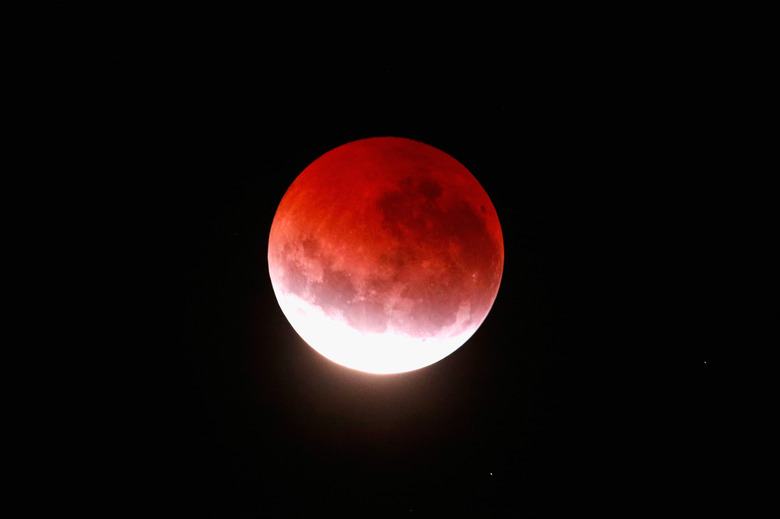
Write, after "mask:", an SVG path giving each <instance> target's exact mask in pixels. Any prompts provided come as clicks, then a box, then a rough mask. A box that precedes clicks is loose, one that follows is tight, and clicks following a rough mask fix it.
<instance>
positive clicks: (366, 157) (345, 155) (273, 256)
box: [268, 137, 504, 373]
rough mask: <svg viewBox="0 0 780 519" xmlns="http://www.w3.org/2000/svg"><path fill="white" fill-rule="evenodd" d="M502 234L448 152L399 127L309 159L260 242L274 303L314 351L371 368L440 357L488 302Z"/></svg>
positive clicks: (394, 369)
mask: <svg viewBox="0 0 780 519" xmlns="http://www.w3.org/2000/svg"><path fill="white" fill-rule="evenodd" d="M503 264H504V244H503V237H502V233H501V226H500V224H499V221H498V216H497V214H496V211H495V208H494V207H493V204H492V203H491V201H490V199H489V197H488V195H487V193H485V190H484V189H483V188H482V186H481V185H480V184H479V182H477V180H476V179H475V178H474V176H473V175H472V174H471V173H470V172H469V171H468V170H467V169H466V168H465V167H464V166H463V165H462V164H460V163H459V162H458V161H456V160H455V159H454V158H452V157H451V156H450V155H448V154H446V153H444V152H443V151H440V150H438V149H436V148H434V147H432V146H429V145H427V144H423V143H421V142H417V141H413V140H410V139H403V138H398V137H374V138H370V139H362V140H358V141H354V142H350V143H347V144H344V145H342V146H339V147H337V148H335V149H333V150H331V151H329V152H327V153H326V154H324V155H323V156H321V157H320V158H318V159H317V160H315V161H314V162H313V163H312V164H310V165H309V166H308V167H307V168H306V169H305V170H304V171H303V172H302V173H301V174H300V175H299V176H298V178H296V179H295V181H294V182H293V183H292V185H291V186H290V188H289V189H288V190H287V192H286V193H285V195H284V197H283V198H282V201H281V203H280V204H279V207H278V209H277V211H276V215H275V217H274V220H273V223H272V225H271V233H270V237H269V243H268V267H269V273H270V276H271V283H272V285H273V289H274V292H275V294H276V297H277V300H278V302H279V305H280V307H281V309H282V312H283V313H284V315H285V316H286V317H287V319H288V320H289V321H290V324H291V325H292V327H293V328H294V329H295V331H296V332H297V333H298V334H299V335H300V336H301V337H302V338H303V339H304V340H305V341H306V342H307V343H308V344H309V345H310V346H311V347H312V348H314V349H315V350H316V351H318V352H319V353H321V354H322V355H324V356H325V357H327V358H328V359H330V360H332V361H334V362H336V363H338V364H341V365H343V366H346V367H349V368H353V369H357V370H360V371H365V372H369V373H399V372H404V371H411V370H415V369H419V368H422V367H424V366H428V365H430V364H433V363H434V362H437V361H438V360H440V359H442V358H444V357H446V356H447V355H449V354H451V353H452V352H453V351H455V350H457V349H458V348H459V347H460V346H461V345H463V344H464V343H465V342H466V341H467V340H468V339H469V337H471V336H472V335H473V334H474V332H475V331H476V330H477V328H478V327H479V326H480V324H482V322H483V321H484V319H485V317H486V316H487V314H488V312H489V311H490V308H491V306H492V305H493V302H494V301H495V298H496V294H497V292H498V287H499V284H500V282H501V275H502V272H503Z"/></svg>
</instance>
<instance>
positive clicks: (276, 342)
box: [55, 9, 731, 518]
mask: <svg viewBox="0 0 780 519" xmlns="http://www.w3.org/2000/svg"><path fill="white" fill-rule="evenodd" d="M66 14H67V15H66V18H67V17H68V16H70V17H72V18H69V19H68V21H71V22H72V21H75V20H76V19H77V18H79V16H77V14H78V13H76V14H74V12H73V11H69V12H68V13H66ZM137 14H138V13H136V15H137ZM142 14H143V13H142ZM146 14H150V13H146ZM331 14H333V13H331ZM156 15H162V17H161V18H160V17H157V16H156ZM212 15H213V16H212ZM263 15H264V13H259V12H247V13H237V14H236V13H232V12H228V9H222V10H218V11H216V12H214V11H212V10H209V9H204V10H203V11H201V12H198V13H197V15H196V16H191V17H189V16H184V15H182V14H181V13H179V12H174V11H173V10H171V11H170V12H168V11H166V12H164V13H160V12H155V16H150V18H152V20H151V21H149V20H146V21H147V22H149V23H145V24H138V25H136V24H133V23H129V22H127V19H126V18H125V17H124V16H123V15H122V14H121V13H118V14H114V13H112V17H113V18H112V19H114V20H121V22H120V21H118V22H117V25H116V26H114V25H112V24H110V23H108V24H104V25H102V26H100V27H98V28H97V29H95V28H94V26H93V30H91V31H89V32H79V31H76V30H75V29H74V30H73V33H72V34H68V31H65V35H64V36H63V37H66V38H70V37H72V38H74V39H75V40H78V43H69V44H68V45H64V46H63V47H61V48H59V49H57V51H56V52H55V56H56V60H55V61H56V62H57V63H58V66H59V67H61V68H60V69H59V70H61V71H62V74H61V75H60V78H62V80H63V82H64V84H67V85H69V86H68V92H77V93H78V94H77V95H73V96H72V97H69V96H68V95H66V94H61V95H62V97H63V99H62V103H60V106H61V110H62V114H63V115H62V118H61V120H62V121H65V122H64V123H63V131H65V130H69V131H76V132H77V133H80V134H82V133H83V134H84V135H89V136H90V137H91V140H90V142H91V143H93V144H94V147H95V149H98V150H99V151H98V152H97V154H96V155H95V156H93V157H92V159H91V160H92V161H93V165H96V166H100V168H101V169H102V170H105V175H106V178H107V180H106V182H107V184H106V185H107V186H108V188H107V189H106V190H105V191H104V195H103V196H102V198H101V200H100V201H99V202H98V203H99V204H100V205H101V206H106V207H109V206H113V205H118V206H121V208H122V209H121V212H122V217H121V224H120V225H119V227H120V228H121V229H123V232H124V233H126V234H125V235H126V236H128V238H129V240H128V243H130V244H132V246H127V248H126V249H121V248H120V251H122V255H123V261H124V262H126V264H127V268H123V269H122V271H123V272H124V273H125V274H124V275H123V279H122V283H123V284H126V285H128V286H127V289H128V290H127V296H126V298H125V301H124V303H125V304H126V305H127V307H129V308H133V309H134V310H135V313H134V314H133V315H138V318H137V319H138V320H142V321H144V322H145V323H148V324H149V325H148V326H146V325H144V326H143V327H142V330H143V331H140V330H139V329H137V327H135V326H132V325H130V326H128V327H127V328H126V329H127V330H128V332H127V333H128V334H129V335H131V336H133V337H135V334H138V341H137V343H136V346H135V347H134V348H133V350H132V351H133V353H132V354H131V355H130V356H131V357H132V359H133V365H134V366H135V365H136V364H137V365H138V368H137V371H135V372H134V375H133V376H132V377H131V380H132V382H130V383H129V384H128V386H127V387H125V391H126V392H127V393H128V395H129V396H130V404H128V409H132V411H128V417H127V418H125V419H122V418H120V419H119V425H118V427H117V428H118V429H119V430H120V437H121V438H125V440H124V441H117V442H116V443H112V442H109V446H108V447H107V449H108V452H109V453H110V454H109V462H108V465H111V466H112V473H116V474H118V476H117V483H116V486H117V487H119V488H120V492H121V493H122V495H123V497H122V498H117V500H115V501H112V503H111V505H110V507H114V508H113V509H115V510H122V509H124V508H125V507H128V508H132V507H140V508H141V509H144V510H151V511H155V512H159V513H163V514H167V515H173V516H190V517H192V516H195V517H220V518H229V517H242V518H243V517H265V516H267V515H269V514H272V513H273V514H279V513H282V514H284V513H297V512H328V513H330V512H337V513H340V514H342V515H356V516H365V517H369V516H376V515H387V516H395V515H402V514H422V515H425V514H428V515H433V514H442V513H453V512H459V511H460V512H462V511H464V510H465V511H468V512H470V515H475V516H485V517H487V516H491V515H490V514H492V513H494V514H497V515H498V516H502V515H501V514H504V513H505V514H507V515H508V516H536V515H537V514H539V513H540V512H547V513H553V512H564V511H575V510H580V511H582V510H588V511H592V512H594V513H605V514H615V515H621V516H626V515H628V516H633V515H636V513H639V512H645V511H648V510H650V511H667V510H669V509H670V508H671V507H673V506H674V507H676V508H675V509H678V510H679V509H680V508H683V509H685V510H700V507H702V506H705V504H706V506H711V507H713V506H717V503H718V500H719V499H723V497H722V494H719V492H718V489H719V488H720V486H719V485H720V476H719V475H718V470H717V468H718V466H717V463H716V462H714V461H713V460H712V458H711V457H710V456H709V453H710V452H711V451H712V449H713V448H714V447H715V444H716V440H715V439H714V436H713V433H712V431H713V430H717V429H718V427H719V426H720V424H721V422H719V421H718V420H720V418H718V416H719V415H718V413H717V411H716V408H717V405H716V402H718V399H719V397H722V396H723V390H722V387H720V386H719V385H718V384H716V382H715V380H714V378H713V377H714V375H712V373H711V372H712V369H717V358H716V357H713V355H714V351H713V349H712V348H713V347H712V346H711V345H710V346H708V345H706V344H701V342H697V341H696V340H695V337H692V336H691V335H690V334H689V333H688V332H683V324H684V322H685V321H686V320H688V321H690V320H692V319H695V315H694V314H695V312H694V311H692V310H691V309H690V308H689V307H688V306H686V304H687V302H688V301H690V300H691V297H692V296H691V294H692V293H693V292H695V291H697V290H700V289H701V286H702V285H701V282H700V277H699V276H702V273H701V271H699V272H697V271H696V268H695V267H696V265H695V260H694V259H692V258H691V257H690V254H689V252H690V251H691V250H693V249H695V248H696V240H705V239H706V233H707V232H709V231H707V229H702V228H701V227H697V226H696V217H694V218H693V223H692V219H691V218H689V216H690V215H689V214H687V213H688V212H696V213H701V212H706V211H707V209H708V207H709V206H708V205H707V204H708V202H707V201H706V198H707V197H706V192H707V190H708V189H709V188H708V187H707V186H708V185H711V180H708V181H704V179H705V178H708V175H709V174H710V173H711V172H712V170H713V168H715V169H717V168H725V167H726V165H727V164H728V163H729V161H730V160H731V155H730V151H729V150H728V149H727V148H724V145H723V136H722V135H723V134H722V132H723V124H724V121H725V120H726V119H727V114H724V113H723V112H717V111H713V110H712V109H711V106H712V102H713V101H714V99H715V98H716V97H717V94H718V92H717V91H714V90H713V88H712V86H711V85H712V84H713V82H714V81H715V80H716V79H717V78H718V77H719V74H720V73H721V69H719V65H718V63H719V62H718V60H717V59H716V58H715V55H716V54H718V53H717V52H715V51H714V50H712V49H709V50H708V48H706V47H701V46H698V45H696V44H695V42H693V43H691V44H690V45H683V46H669V45H663V44H662V43H659V42H661V41H665V40H663V39H658V38H653V37H650V36H648V37H647V38H635V39H632V38H630V37H629V34H630V33H631V32H632V27H626V28H625V29H623V30H617V31H615V32H613V33H609V34H608V35H605V33H603V32H598V31H591V30H589V29H588V28H587V27H583V26H581V25H579V24H577V23H576V22H575V21H573V20H572V19H570V18H567V19H566V21H565V27H564V26H561V25H560V23H561V19H560V17H556V16H555V15H553V16H552V17H549V16H548V17H545V18H543V21H544V23H542V24H541V26H536V25H535V24H534V23H532V22H530V21H528V20H527V19H524V21H519V22H517V25H515V23H514V22H512V21H506V20H505V21H504V22H503V23H502V24H499V25H497V26H496V31H495V32H496V33H497V34H498V35H497V36H496V35H492V36H490V37H486V38H483V39H481V40H480V44H479V45H476V44H474V42H475V41H476V40H477V36H476V32H475V30H466V29H463V30H460V29H459V28H457V27H455V26H449V29H445V30H443V31H441V32H440V33H436V34H435V35H434V36H435V37H433V38H432V39H431V40H430V41H428V40H426V43H424V44H423V43H417V41H416V40H415V41H414V42H410V41H409V40H408V39H406V38H403V37H401V36H399V35H398V34H397V33H393V32H392V31H390V32H382V33H381V34H382V35H383V36H384V35H390V34H394V35H395V36H394V38H395V39H393V37H390V36H387V37H385V38H382V37H376V39H371V38H370V36H371V35H372V32H373V30H372V26H363V27H362V28H360V29H358V30H357V31H356V32H353V33H344V32H338V31H336V32H338V34H335V35H331V33H329V31H328V30H325V29H322V30H321V31H319V32H316V33H313V34H312V33H307V35H308V36H309V38H307V39H304V38H300V37H296V34H299V33H295V32H284V31H282V35H279V33H272V32H270V27H271V26H272V25H274V22H273V19H268V18H267V17H266V18H264V16H263ZM90 19H91V18H90ZM132 19H133V20H135V19H136V18H132ZM260 19H263V20H265V22H264V23H263V24H261V25H262V27H261V28H256V27H255V26H254V25H253V24H252V23H251V20H260ZM239 20H240V21H239ZM393 20H395V19H393ZM415 20H417V18H415V17H410V19H406V18H404V17H399V19H398V20H396V21H398V22H404V23H407V22H408V24H407V25H403V26H404V27H410V28H411V30H413V31H414V32H416V33H418V32H419V28H420V24H422V25H424V24H423V23H422V22H419V21H417V22H415ZM81 22H82V23H83V19H82V20H81ZM312 23H313V25H316V23H315V22H312ZM464 23H465V22H464ZM474 23H477V22H474ZM388 25H392V23H388ZM118 27H121V30H120V31H119V33H118V34H119V36H117V35H116V34H112V32H113V29H115V28H118ZM292 27H293V28H297V30H298V31H301V32H302V31H303V28H304V27H305V28H307V29H308V27H309V25H303V24H301V25H295V24H294V25H293V26H292ZM634 28H635V27H634ZM568 29H577V30H568ZM482 30H483V32H482V33H480V34H483V33H484V27H483V29H482ZM85 34H88V35H89V36H85ZM464 35H466V36H464ZM480 38H482V37H480ZM378 40H381V43H382V44H381V45H380V44H379V43H377V41H378ZM68 41H70V40H68ZM402 43H403V44H402ZM410 43H411V44H410ZM684 43H686V42H684ZM687 43H690V42H687ZM103 44H105V45H103ZM71 88H72V90H71ZM64 91H65V90H63V92H64ZM74 99H78V100H83V104H80V103H75V106H74V105H73V104H70V103H68V102H66V101H68V100H74ZM83 107H88V109H86V108H84V109H83V110H82V108H83ZM74 120H75V121H79V123H78V125H75V126H73V127H69V123H68V121H74ZM385 135H389V136H401V137H408V138H411V139H416V140H419V141H422V142H425V143H427V144H430V145H433V146H435V147H437V148H439V149H441V150H443V151H445V152H447V153H449V154H450V155H452V156H453V157H455V158H456V159H457V160H459V161H460V162H461V163H463V164H464V165H465V166H466V167H467V168H468V169H469V170H470V171H471V172H472V173H473V174H474V176H475V177H476V178H477V180H479V182H480V183H481V184H482V186H483V187H484V188H485V190H486V191H487V193H488V194H489V196H490V197H491V200H492V201H493V203H494V205H495V207H496V210H497V212H498V216H499V219H500V222H501V225H502V230H503V233H504V246H505V254H506V258H505V267H504V276H503V280H502V284H501V287H500V290H499V293H498V297H497V299H496V301H495V304H494V306H493V309H492V311H491V313H490V314H489V316H488V317H487V319H486V321H485V322H484V323H483V325H482V326H481V327H480V329H479V330H478V331H477V332H476V334H475V335H474V336H473V337H472V338H471V339H470V340H469V341H468V342H467V343H466V344H465V345H464V346H462V347H461V348H460V349H459V350H458V351H456V352H455V353H453V354H452V355H450V356H449V357H447V358H445V359H443V360H442V361H440V362H438V363H436V364H434V365H432V366H430V367H427V368H423V369H421V370H417V371H415V372H411V373H407V374H399V375H390V376H372V375H367V374H363V373H360V372H356V371H352V370H348V369H346V368H342V367H340V366H338V365H336V364H333V363H331V362H330V361H328V360H326V359H324V358H322V357H321V356H319V355H318V354H317V353H316V352H314V351H313V350H312V349H311V348H309V347H308V346H307V345H306V344H305V343H304V342H303V341H302V340H301V339H300V338H299V337H298V336H297V335H296V334H295V332H294V331H293V330H292V328H291V327H290V326H289V324H288V323H287V321H286V319H285V318H284V316H283V314H282V312H281V310H280V309H279V307H278V304H277V303H276V300H275V297H274V294H273V291H272V289H271V284H270V279H269V277H268V272H267V262H266V253H267V240H268V233H269V230H270V225H271V221H272V219H273V215H274V212H275V210H276V207H277V205H278V203H279V201H280V200H281V198H282V196H283V195H284V192H285V190H286V189H287V187H288V186H289V185H290V183H291V182H292V181H293V180H294V179H295V177H296V176H297V175H298V174H299V173H300V172H301V171H302V170H303V169H304V168H305V167H306V166H307V165H308V164H310V163H311V162H312V161H313V160H315V159H316V158H317V157H319V156H320V155H322V154H323V153H325V152H326V151H328V150H330V149H332V148H334V147H336V146H338V145H341V144H344V143H346V142H349V141H352V140H355V139H359V138H366V137H372V136H385ZM708 182H709V184H708ZM106 193H108V194H106ZM692 200H693V201H696V202H697V205H696V209H695V210H694V209H691V207H692V205H691V201H692ZM699 202H701V204H703V205H699ZM694 229H697V230H698V232H696V233H694V232H691V231H692V230H694ZM117 233H118V231H114V235H116V234H117ZM123 264H124V263H123ZM681 275H682V276H683V277H685V279H686V281H685V282H684V283H679V282H678V279H679V278H680V276H681ZM131 285H132V286H131ZM123 286H124V285H123ZM136 322H137V321H136ZM713 359H714V360H713ZM705 361H706V362H707V364H705ZM713 363H714V364H715V366H713ZM113 407H115V406H113ZM119 451H121V454H120V453H119Z"/></svg>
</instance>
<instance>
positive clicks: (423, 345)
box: [276, 290, 477, 375]
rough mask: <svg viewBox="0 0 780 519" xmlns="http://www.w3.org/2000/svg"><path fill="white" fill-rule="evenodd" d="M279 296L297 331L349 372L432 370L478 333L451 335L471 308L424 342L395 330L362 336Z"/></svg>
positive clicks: (317, 310)
mask: <svg viewBox="0 0 780 519" xmlns="http://www.w3.org/2000/svg"><path fill="white" fill-rule="evenodd" d="M276 296H277V298H278V299H279V303H280V305H279V306H280V307H281V309H282V312H283V313H284V315H285V317H287V319H288V321H289V322H290V324H291V325H292V327H293V329H295V331H296V332H297V333H298V335H300V336H301V338H302V339H303V340H304V341H305V342H306V343H307V344H308V345H309V346H311V347H312V348H314V350H316V351H317V352H318V353H320V354H321V355H323V356H325V358H327V359H329V360H331V361H333V362H335V363H337V364H340V365H342V366H345V367H347V368H352V369H356V370H359V371H365V372H367V373H374V374H378V375H389V374H393V373H403V372H406V371H413V370H416V369H420V368H424V367H425V366H430V365H431V364H433V363H435V362H438V361H440V360H441V359H443V358H444V357H446V356H448V355H450V354H451V353H453V352H454V351H455V350H457V349H458V348H460V347H461V346H462V345H463V344H464V343H465V342H466V341H467V340H468V339H469V338H470V337H471V336H472V335H473V334H474V332H476V330H477V327H468V328H466V329H465V330H464V331H461V332H460V333H457V334H454V335H453V334H451V333H452V332H451V331H450V330H451V329H455V328H457V327H458V324H459V323H460V321H461V316H462V315H468V305H464V306H465V307H462V308H461V309H460V311H459V312H458V317H459V318H458V319H456V321H455V323H454V324H453V325H452V326H450V327H448V328H445V329H444V330H442V331H441V332H439V333H438V334H437V335H435V336H433V337H426V338H420V337H412V336H410V335H408V334H405V333H402V332H398V331H396V330H393V329H389V330H387V331H385V332H383V333H370V332H368V333H364V332H360V331H358V330H355V329H354V328H352V327H350V326H349V325H347V324H346V323H345V322H343V321H339V320H338V319H335V318H333V317H331V316H329V315H327V314H326V313H325V312H323V310H322V309H321V308H320V307H319V306H316V305H312V304H311V303H309V302H308V301H306V300H304V299H302V298H300V297H298V296H296V295H295V294H289V293H284V292H282V291H279V290H277V291H276Z"/></svg>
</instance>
